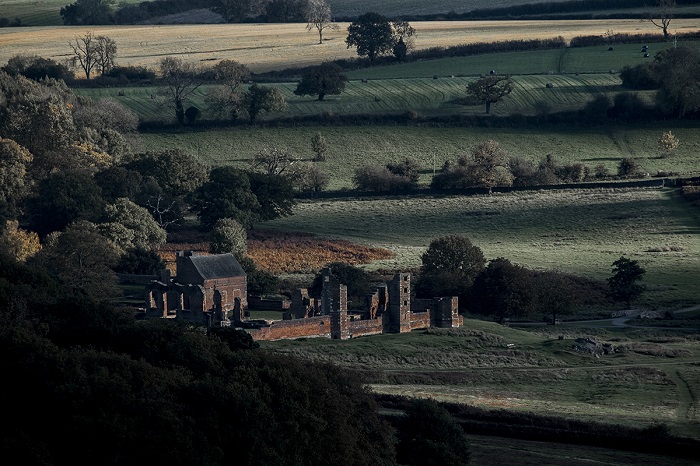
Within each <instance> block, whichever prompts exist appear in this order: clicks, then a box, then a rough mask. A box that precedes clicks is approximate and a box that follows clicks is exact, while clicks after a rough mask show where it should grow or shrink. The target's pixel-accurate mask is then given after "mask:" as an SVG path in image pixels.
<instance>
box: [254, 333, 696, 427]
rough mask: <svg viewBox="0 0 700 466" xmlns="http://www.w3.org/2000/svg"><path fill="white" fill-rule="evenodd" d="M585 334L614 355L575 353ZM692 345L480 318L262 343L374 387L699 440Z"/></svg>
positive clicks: (685, 339)
mask: <svg viewBox="0 0 700 466" xmlns="http://www.w3.org/2000/svg"><path fill="white" fill-rule="evenodd" d="M559 335H561V336H562V337H563V338H562V339H559V338H558V336H559ZM586 337H592V338H595V339H597V340H598V341H602V342H611V343H612V344H613V345H614V346H615V347H616V348H617V351H616V352H615V353H613V354H607V355H603V356H601V357H600V358H595V357H594V356H593V355H591V354H590V353H585V352H578V351H575V350H574V348H573V347H574V343H575V339H576V338H586ZM699 344H700V343H699V341H698V339H697V335H696V334H690V333H688V332H682V331H675V332H674V331H670V332H665V333H664V332H659V331H655V330H648V331H639V330H632V329H599V328H598V329H596V328H586V327H575V326H572V327H568V326H562V327H561V328H560V327H557V328H552V327H547V328H543V329H542V330H532V331H525V330H517V329H512V328H508V327H503V326H501V325H498V324H495V323H488V322H483V321H478V320H466V321H465V325H464V327H462V328H461V329H454V330H431V331H427V332H426V331H413V332H411V333H409V334H402V335H382V336H373V337H362V338H357V339H351V340H348V341H337V340H327V339H309V340H305V341H278V342H265V343H262V345H263V347H264V348H267V349H270V350H273V351H277V352H281V353H286V354H294V355H297V356H299V357H303V358H310V359H314V360H322V361H331V362H334V363H335V364H340V365H344V366H348V367H353V368H356V369H360V370H363V371H364V372H365V374H366V376H367V378H368V382H369V383H370V384H371V385H370V386H371V388H372V389H373V390H374V391H376V392H379V393H389V394H402V395H408V396H422V397H432V398H436V399H438V400H441V401H449V402H457V403H465V404H470V405H474V406H478V407H482V408H487V409H508V410H514V411H524V412H533V413H537V414H546V415H554V416H562V417H566V418H570V419H583V420H589V421H597V422H604V423H618V424H625V425H632V426H644V425H650V424H653V423H655V422H663V423H666V424H668V425H669V426H670V427H671V428H672V430H673V431H674V432H675V433H677V434H680V435H686V436H693V437H700V424H698V414H697V404H698V401H697V398H696V397H697V393H698V390H699V389H700V377H698V376H700V369H698V362H699V361H700V354H698V349H699ZM508 345H513V346H511V347H509V346H508ZM645 351H646V353H647V354H643V353H644V352H645ZM662 352H666V354H673V355H674V357H670V358H669V357H667V356H661V354H662Z"/></svg>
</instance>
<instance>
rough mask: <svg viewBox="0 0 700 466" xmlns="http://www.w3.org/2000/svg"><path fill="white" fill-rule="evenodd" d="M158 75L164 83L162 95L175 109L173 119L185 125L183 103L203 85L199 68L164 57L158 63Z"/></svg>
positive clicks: (178, 59)
mask: <svg viewBox="0 0 700 466" xmlns="http://www.w3.org/2000/svg"><path fill="white" fill-rule="evenodd" d="M160 74H161V77H162V78H163V81H164V82H165V86H164V88H163V93H164V94H165V95H166V97H167V98H168V99H169V100H170V102H171V103H172V104H173V106H174V107H175V117H176V118H177V121H178V122H179V123H180V124H184V123H185V106H184V104H185V102H186V101H187V99H189V97H190V96H191V95H192V94H193V93H194V92H195V91H196V90H197V89H198V88H199V86H201V85H202V84H203V81H202V80H201V79H200V76H199V75H200V70H199V68H198V67H197V66H196V65H194V64H192V63H185V62H183V61H182V59H180V58H175V57H165V58H163V59H162V60H161V61H160Z"/></svg>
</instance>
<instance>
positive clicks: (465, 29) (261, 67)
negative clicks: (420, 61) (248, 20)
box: [0, 19, 700, 72]
mask: <svg viewBox="0 0 700 466" xmlns="http://www.w3.org/2000/svg"><path fill="white" fill-rule="evenodd" d="M338 25H339V29H338V30H336V31H329V32H327V33H325V34H324V36H325V38H326V39H327V40H325V41H324V43H323V44H321V45H319V44H318V43H317V42H318V35H317V34H316V33H315V32H314V31H306V25H305V24H299V23H294V24H213V25H166V26H95V27H90V28H84V27H67V26H60V27H31V28H3V29H0V64H4V63H7V60H8V59H9V58H10V57H12V56H14V55H17V54H37V55H40V56H43V57H47V58H53V59H57V60H62V59H67V58H69V57H70V52H71V49H70V47H69V46H68V44H69V42H70V41H71V40H73V39H74V38H75V37H77V36H80V35H83V34H85V32H87V31H89V30H90V31H93V32H94V33H95V34H97V35H106V36H109V37H111V38H113V39H114V40H116V42H117V46H118V55H117V61H118V63H119V64H121V65H143V66H148V67H153V68H155V67H156V66H157V64H158V62H159V60H160V59H161V58H163V57H164V56H168V55H175V56H179V57H181V58H183V59H184V60H186V61H195V62H202V63H205V64H206V63H211V64H214V63H216V62H217V61H218V60H222V59H234V60H238V61H239V62H241V63H244V64H246V65H248V66H249V67H250V68H251V69H252V70H253V71H256V72H261V71H269V70H272V69H280V68H285V67H290V66H303V65H309V64H314V63H319V62H322V61H327V60H334V59H339V58H352V57H355V56H356V54H355V50H354V49H348V48H347V47H346V46H345V37H346V34H347V33H346V30H347V27H348V24H347V23H339V24H338ZM412 25H413V26H414V27H415V28H416V30H417V36H416V41H415V44H416V48H417V49H424V48H429V47H436V46H450V45H459V44H465V43H473V42H494V41H502V40H510V39H535V38H550V37H556V36H562V37H564V38H565V39H571V38H572V37H575V36H579V35H602V34H604V33H605V32H606V31H608V30H613V31H615V32H617V33H640V34H641V33H657V32H658V31H659V29H658V28H656V27H655V26H653V25H652V24H650V23H648V22H640V21H638V20H587V21H426V22H413V23H412ZM698 29H700V21H699V20H697V19H677V20H674V22H673V26H672V30H673V32H689V31H696V30H698Z"/></svg>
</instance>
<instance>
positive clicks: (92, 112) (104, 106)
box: [73, 98, 139, 135]
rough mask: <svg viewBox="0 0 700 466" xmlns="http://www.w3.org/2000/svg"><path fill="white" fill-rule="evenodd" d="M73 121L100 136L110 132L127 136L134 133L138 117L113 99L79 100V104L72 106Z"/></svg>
mask: <svg viewBox="0 0 700 466" xmlns="http://www.w3.org/2000/svg"><path fill="white" fill-rule="evenodd" d="M73 121H74V122H75V124H76V126H78V127H85V126H89V127H90V128H92V129H94V130H95V131H97V132H99V133H100V135H104V134H106V133H107V132H109V131H110V130H113V131H117V132H119V133H121V134H127V133H134V132H136V130H137V129H138V125H139V116H138V115H137V114H136V113H134V112H133V111H131V110H130V109H128V108H126V107H125V106H123V105H122V104H120V103H119V102H117V101H116V100H114V99H109V98H102V99H98V100H92V99H88V98H81V99H80V101H79V103H78V104H77V105H74V106H73Z"/></svg>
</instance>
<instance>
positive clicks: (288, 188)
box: [248, 172, 294, 220]
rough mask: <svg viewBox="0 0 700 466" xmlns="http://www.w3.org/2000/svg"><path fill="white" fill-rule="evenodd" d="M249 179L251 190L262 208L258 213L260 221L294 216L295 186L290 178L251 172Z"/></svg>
mask: <svg viewBox="0 0 700 466" xmlns="http://www.w3.org/2000/svg"><path fill="white" fill-rule="evenodd" d="M248 179H249V180H250V190H251V191H252V192H253V194H254V195H255V197H256V199H257V200H258V205H259V206H260V207H259V209H258V211H257V213H256V214H257V216H258V218H259V219H260V220H273V219H276V218H278V217H286V216H287V215H291V214H292V208H293V207H294V186H293V184H292V181H291V180H290V179H289V178H288V177H286V176H277V175H270V174H267V173H255V172H250V173H248Z"/></svg>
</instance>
